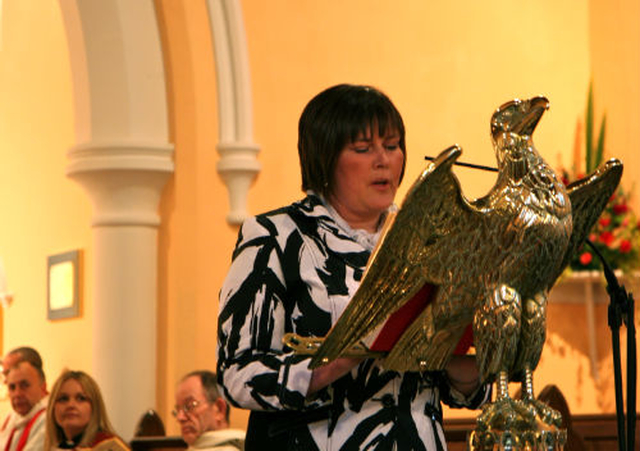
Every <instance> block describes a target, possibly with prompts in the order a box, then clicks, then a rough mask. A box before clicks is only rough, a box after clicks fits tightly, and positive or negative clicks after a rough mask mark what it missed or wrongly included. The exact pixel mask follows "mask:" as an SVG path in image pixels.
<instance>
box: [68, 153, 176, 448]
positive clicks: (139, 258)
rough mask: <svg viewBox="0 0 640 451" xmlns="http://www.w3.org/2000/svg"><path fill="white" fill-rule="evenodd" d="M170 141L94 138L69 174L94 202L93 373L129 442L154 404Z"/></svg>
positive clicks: (74, 156) (75, 157) (71, 165)
mask: <svg viewBox="0 0 640 451" xmlns="http://www.w3.org/2000/svg"><path fill="white" fill-rule="evenodd" d="M172 155H173V149H172V146H170V145H168V144H166V143H164V144H156V145H154V144H135V143H126V142H125V143H116V142H111V143H101V144H96V143H90V144H85V145H82V146H77V147H75V148H73V149H72V150H71V151H70V152H69V160H70V163H69V166H68V167H67V174H68V176H69V177H71V178H72V179H74V180H76V181H77V182H78V183H79V184H80V185H82V186H83V187H84V188H85V189H86V190H87V192H88V195H89V197H90V198H91V200H92V202H93V206H94V215H93V220H92V227H93V229H94V249H95V251H94V271H95V273H94V280H95V286H94V293H93V306H94V307H93V327H94V330H93V354H94V355H93V362H94V365H93V366H94V368H93V373H94V375H95V378H96V379H97V381H98V383H99V384H100V388H101V390H102V393H103V396H104V398H105V399H107V400H108V409H109V413H110V415H111V417H112V421H113V423H114V427H115V428H116V430H117V431H118V432H119V433H120V434H121V435H122V436H123V438H125V439H127V440H128V439H130V438H131V437H132V436H133V432H134V431H133V429H134V427H135V424H136V423H137V421H138V419H139V418H140V417H141V415H142V414H143V413H144V412H145V410H146V409H149V408H155V404H156V371H157V368H156V352H157V349H156V317H157V307H156V305H157V285H158V284H157V265H158V260H157V253H158V249H157V247H158V226H159V224H160V217H159V214H158V204H159V201H160V195H161V192H162V188H163V186H164V184H165V182H166V180H167V178H168V177H169V176H170V175H171V173H172V172H173V160H172Z"/></svg>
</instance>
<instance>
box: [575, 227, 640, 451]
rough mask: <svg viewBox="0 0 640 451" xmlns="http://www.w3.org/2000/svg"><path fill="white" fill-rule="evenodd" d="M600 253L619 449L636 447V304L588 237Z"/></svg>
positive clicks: (592, 246)
mask: <svg viewBox="0 0 640 451" xmlns="http://www.w3.org/2000/svg"><path fill="white" fill-rule="evenodd" d="M585 243H587V244H588V245H589V246H590V247H591V249H593V252H594V253H595V254H596V255H597V256H598V259H599V260H600V262H601V263H602V268H603V269H604V277H605V279H607V293H608V294H609V299H610V300H611V302H610V304H609V309H608V322H609V328H611V340H612V343H613V370H614V384H615V389H616V414H617V420H618V447H619V449H620V451H633V450H635V441H636V436H635V434H636V415H637V414H636V390H637V385H636V379H637V367H636V365H637V357H636V323H635V319H634V314H635V305H634V300H633V295H632V294H631V293H627V290H625V288H624V286H620V284H619V283H618V279H617V278H616V275H615V274H614V272H613V270H612V269H611V267H610V266H609V264H608V263H607V261H606V259H605V258H604V257H603V256H602V254H601V253H600V251H599V250H598V249H597V248H596V246H595V245H594V244H593V243H592V242H591V241H589V240H588V239H587V240H585ZM623 322H624V324H625V326H626V327H627V431H626V434H625V424H624V416H625V415H624V400H623V397H622V365H621V362H620V327H621V326H622V323H623Z"/></svg>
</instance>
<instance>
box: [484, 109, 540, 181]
mask: <svg viewBox="0 0 640 451" xmlns="http://www.w3.org/2000/svg"><path fill="white" fill-rule="evenodd" d="M548 108H549V100H547V98H546V97H533V98H531V99H529V100H519V99H515V100H512V101H510V102H507V103H505V104H504V105H502V106H500V107H499V108H498V109H497V110H496V111H495V112H494V113H493V116H491V137H492V139H493V143H494V146H495V148H496V156H497V157H498V167H505V166H506V167H509V168H510V169H509V170H508V172H509V173H510V174H509V175H510V176H511V177H512V178H514V179H519V178H521V177H522V176H524V174H526V173H527V172H529V170H530V168H531V167H532V165H535V163H536V161H537V160H538V158H539V157H538V155H537V152H536V151H535V148H534V146H533V141H532V139H531V135H532V134H533V131H534V130H535V128H536V126H537V125H538V122H539V121H540V118H541V117H542V115H543V114H544V112H545V111H546V110H547V109H548Z"/></svg>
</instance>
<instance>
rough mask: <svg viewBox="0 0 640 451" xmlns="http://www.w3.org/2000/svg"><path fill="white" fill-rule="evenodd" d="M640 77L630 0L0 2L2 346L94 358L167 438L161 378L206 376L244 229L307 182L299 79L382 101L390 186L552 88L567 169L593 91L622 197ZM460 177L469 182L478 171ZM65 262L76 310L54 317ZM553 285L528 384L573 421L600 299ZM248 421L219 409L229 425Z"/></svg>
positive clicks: (599, 341) (312, 86)
mask: <svg viewBox="0 0 640 451" xmlns="http://www.w3.org/2000/svg"><path fill="white" fill-rule="evenodd" d="M639 80H640V1H638V0H614V1H609V2H602V1H598V0H588V1H582V0H569V1H564V2H557V1H554V0H540V1H536V2H511V1H507V0H488V1H483V2H477V1H472V0H463V1H457V2H425V1H422V0H406V1H402V2H395V1H388V0H375V1H370V0H349V1H342V2H318V1H313V0H302V1H291V0H275V1H262V0H197V1H192V0H139V1H130V0H106V1H86V0H0V155H1V160H0V211H2V221H0V296H1V297H2V308H1V309H0V349H1V350H2V354H4V353H5V352H7V351H9V350H11V349H13V348H15V347H17V346H31V347H33V348H35V349H37V350H38V351H39V352H40V353H41V355H42V356H43V360H44V367H45V372H46V374H47V379H48V381H49V383H50V384H51V383H52V382H53V381H54V380H55V379H56V378H57V376H58V375H59V374H60V373H61V371H63V370H64V369H65V368H69V369H79V370H84V371H86V372H88V373H89V374H92V375H93V376H94V377H95V378H96V380H97V381H98V382H99V384H100V386H101V388H102V390H103V394H104V397H105V400H106V402H107V406H108V408H109V410H110V415H111V417H112V420H113V422H114V425H115V426H116V429H117V430H118V431H119V433H120V434H122V436H123V437H126V438H130V437H131V436H132V434H133V431H134V427H135V425H136V422H137V420H138V419H139V418H140V417H141V415H142V414H143V413H144V412H145V411H146V410H148V409H154V410H156V411H157V412H158V414H159V416H160V418H161V419H162V420H163V422H164V424H165V427H166V429H167V433H168V434H169V435H176V434H178V431H179V429H178V426H177V424H176V422H175V420H174V419H173V418H172V416H171V414H170V412H171V410H172V408H173V407H174V388H175V385H176V383H177V382H178V381H179V380H180V378H181V376H182V375H184V374H186V373H187V372H189V371H192V370H196V369H212V370H213V369H215V364H216V338H217V329H216V328H217V312H218V292H219V290H220V287H221V284H222V281H223V280H224V277H225V273H226V271H227V269H228V267H229V264H230V261H231V254H232V251H233V249H234V245H235V243H236V239H237V234H238V230H239V224H240V223H241V222H242V220H243V219H244V218H246V217H247V216H251V215H255V214H258V213H261V212H264V211H268V210H271V209H273V208H276V207H279V206H281V205H286V204H288V203H290V202H292V201H294V200H296V199H299V198H302V197H303V192H302V190H301V178H300V169H299V161H298V155H297V151H296V140H297V123H298V118H299V116H300V113H301V111H302V108H303V107H304V105H305V104H306V102H307V101H308V100H309V99H310V98H311V97H312V96H313V95H315V94H316V93H317V92H319V91H321V90H322V89H324V88H326V87H329V86H331V85H334V84H337V83H357V84H367V85H373V86H375V87H377V88H379V89H381V90H382V91H384V92H385V93H386V94H388V95H389V97H391V98H392V99H393V100H394V103H395V104H396V106H397V107H398V109H399V110H400V112H401V113H402V115H403V118H404V121H405V125H406V130H407V166H406V173H405V178H404V182H403V184H402V185H401V186H400V188H399V191H398V194H397V197H396V203H400V202H401V201H402V198H403V196H404V195H405V193H406V192H407V190H408V188H409V186H410V185H411V182H412V181H413V180H414V179H416V177H418V175H419V174H420V172H421V171H422V170H423V169H424V167H425V165H426V162H425V159H424V157H425V156H435V155H437V154H438V153H439V152H440V151H441V150H443V149H445V148H446V147H448V146H450V145H452V144H454V143H457V144H459V145H460V146H461V148H462V150H463V155H462V157H461V160H463V161H467V162H471V163H476V164H481V165H486V166H495V164H496V162H495V156H494V152H493V149H492V144H491V141H490V135H489V131H490V129H489V125H490V124H489V119H490V117H491V113H492V112H493V111H494V110H495V109H496V108H497V107H498V106H499V105H501V104H502V103H504V102H506V101H508V100H511V99H515V98H530V97H533V96H536V95H544V96H546V97H547V98H548V99H549V101H550V108H549V111H548V112H547V113H546V114H545V116H544V118H543V119H542V120H541V122H540V124H539V126H538V129H537V132H536V135H535V143H536V147H537V149H538V150H539V152H540V154H541V155H542V156H543V158H545V159H546V161H547V162H548V163H549V164H550V165H552V166H553V167H554V168H557V169H561V168H571V167H572V165H575V163H576V162H577V161H581V160H580V159H581V157H580V156H579V155H577V153H578V152H577V150H576V149H581V148H582V146H583V144H582V141H583V138H582V136H583V134H584V120H585V108H586V105H587V93H588V92H589V87H590V86H592V87H593V99H594V105H595V109H594V111H595V113H594V115H595V117H596V118H598V120H599V118H601V117H602V116H604V115H605V114H606V141H605V157H607V158H608V157H616V158H619V159H620V160H622V161H623V163H624V165H625V169H624V174H623V176H622V181H621V185H622V187H623V188H624V189H626V190H627V191H629V192H633V191H634V190H635V191H636V193H635V196H634V197H632V199H631V204H630V207H631V208H632V209H633V210H635V211H640V200H639V193H638V192H637V190H638V189H640V187H639V186H637V183H636V182H637V181H638V180H639V179H640V177H639V176H640V173H639V172H638V171H639V170H638V168H639V167H640V152H638V149H639V148H640V133H639V127H638V124H640V82H639ZM454 172H455V174H456V175H457V177H458V178H459V180H460V183H461V186H462V191H463V192H464V193H465V195H466V196H467V197H469V198H477V197H480V196H482V195H484V194H485V193H486V192H487V191H488V190H489V189H490V188H491V186H492V185H493V183H494V182H495V177H496V176H495V174H494V173H491V172H486V171H478V170H474V169H468V168H462V167H457V168H455V170H454ZM72 251H73V252H72ZM75 251H77V252H75ZM61 255H62V256H65V255H72V256H73V260H72V263H73V264H74V265H75V269H76V270H77V271H75V272H73V273H72V276H73V278H74V283H77V285H75V292H74V299H73V302H74V307H75V310H74V311H73V312H71V313H68V312H67V313H64V312H63V313H62V314H61V315H55V312H56V311H57V310H64V309H60V308H58V307H60V306H59V305H57V304H56V302H62V303H63V304H64V302H65V301H64V300H62V301H56V299H55V296H54V293H53V292H54V291H55V287H56V285H55V283H52V282H53V279H52V277H53V276H52V275H53V274H54V272H53V271H51V269H52V261H53V262H54V263H55V257H56V256H61ZM52 257H54V258H53V260H52ZM626 276H628V277H627V278H625V283H626V285H627V288H628V289H630V290H632V291H633V290H634V289H635V290H636V292H638V291H637V290H638V288H640V282H639V280H640V277H639V276H638V275H637V274H636V275H633V274H631V275H626ZM594 280H595V282H594V283H595V284H598V283H599V282H598V281H599V279H598V278H597V277H596V278H595V279H594ZM558 285H559V286H558V287H556V288H557V289H556V288H554V289H553V290H552V293H551V296H550V303H549V308H548V320H547V339H546V344H545V348H544V351H543V354H542V358H541V361H540V364H539V367H538V368H537V370H536V372H535V386H536V388H537V389H538V390H541V389H542V388H543V387H545V386H547V385H549V384H553V385H556V386H557V387H558V388H559V389H560V390H561V391H562V393H563V394H564V396H565V398H566V400H567V403H568V405H569V408H570V410H571V412H572V414H577V415H579V414H611V413H614V412H615V407H616V406H615V393H614V382H613V380H614V374H613V364H612V352H611V333H610V331H609V328H608V325H607V302H608V299H606V298H604V297H603V298H596V299H595V300H592V302H589V303H587V302H586V300H585V297H584V286H585V282H576V283H574V286H573V288H572V287H571V282H570V281H567V280H561V281H560V282H559V284H558ZM571 289H573V290H574V291H575V290H577V295H576V294H575V292H574V293H573V294H571V293H569V292H570V291H571ZM600 291H601V289H600ZM567 293H569V294H567ZM65 312H66V311H65ZM52 313H53V315H52ZM636 322H638V321H637V320H636ZM622 341H623V343H624V334H623V338H622ZM624 355H625V354H624V346H623V357H624ZM623 361H624V358H623ZM10 408H11V407H10V405H9V403H8V400H7V395H6V392H5V391H3V396H2V400H1V401H0V411H2V412H6V411H8V409H10ZM475 415H476V414H475V413H474V412H471V411H465V410H460V411H459V410H453V409H446V410H445V413H444V416H445V418H472V417H474V416H475ZM247 418H248V414H247V412H245V411H241V410H238V409H234V410H233V411H232V416H231V423H232V426H233V427H238V428H244V427H246V422H247Z"/></svg>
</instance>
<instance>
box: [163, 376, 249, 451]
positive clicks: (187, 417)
mask: <svg viewBox="0 0 640 451" xmlns="http://www.w3.org/2000/svg"><path fill="white" fill-rule="evenodd" d="M172 413H173V415H174V416H175V417H176V419H177V420H178V423H180V433H181V434H182V438H183V439H184V441H185V442H187V444H188V445H189V450H215V451H236V450H238V449H240V450H241V449H243V447H244V436H245V431H241V430H238V429H229V405H228V404H227V402H226V401H225V400H224V399H223V398H222V397H221V396H220V393H219V392H218V386H217V382H216V374H215V373H213V372H211V371H193V372H191V373H189V374H187V375H186V376H184V377H183V378H182V380H181V381H180V382H179V383H178V387H177V388H176V407H175V409H174V410H173V412H172Z"/></svg>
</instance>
